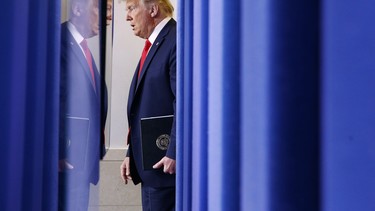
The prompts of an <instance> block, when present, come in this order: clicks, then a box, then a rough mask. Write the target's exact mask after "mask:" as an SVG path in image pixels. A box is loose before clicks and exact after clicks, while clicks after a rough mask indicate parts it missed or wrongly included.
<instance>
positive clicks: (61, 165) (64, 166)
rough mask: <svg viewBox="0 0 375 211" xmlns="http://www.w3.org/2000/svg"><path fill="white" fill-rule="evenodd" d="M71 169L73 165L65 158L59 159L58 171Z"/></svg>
mask: <svg viewBox="0 0 375 211" xmlns="http://www.w3.org/2000/svg"><path fill="white" fill-rule="evenodd" d="M71 169H74V166H73V165H72V164H70V163H69V162H68V161H66V160H65V159H61V160H59V172H63V171H65V170H71Z"/></svg>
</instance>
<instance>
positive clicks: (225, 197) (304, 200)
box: [177, 0, 375, 211]
mask: <svg viewBox="0 0 375 211" xmlns="http://www.w3.org/2000/svg"><path fill="white" fill-rule="evenodd" d="M178 6H179V7H178V8H179V18H178V22H179V32H178V39H179V40H180V42H179V45H178V49H179V50H178V53H179V54H178V66H179V68H178V71H179V77H180V81H179V84H178V86H179V91H178V100H179V103H178V109H179V110H180V111H181V113H179V114H181V115H183V117H180V118H181V120H182V121H179V125H178V128H179V130H178V134H177V136H178V143H179V144H178V160H177V164H178V169H179V170H180V171H178V174H177V204H179V205H183V206H178V210H257V211H262V210H264V211H268V210H269V211H275V210H285V211H291V210H296V211H297V210H298V211H299V210H311V211H316V210H327V211H328V210H348V211H349V210H369V211H370V210H373V209H374V205H373V203H372V202H371V198H373V196H374V194H375V193H374V190H375V188H374V187H375V186H374V185H375V183H374V181H375V180H373V179H372V178H374V176H375V173H374V172H375V171H374V169H375V168H374V165H373V163H374V162H373V161H374V160H375V158H374V155H375V153H373V150H371V149H373V148H374V142H373V141H372V140H374V138H375V134H374V132H373V131H374V130H373V127H374V121H375V116H374V114H375V113H374V112H375V110H374V102H375V100H374V98H373V90H374V84H375V83H374V80H375V75H374V73H375V71H374V68H375V60H374V59H373V55H374V54H373V51H375V45H374V43H375V42H373V41H374V39H373V37H375V36H374V32H375V30H374V28H373V27H371V24H372V20H373V16H374V15H373V14H374V13H373V8H374V6H375V4H374V3H372V2H370V1H369V0H364V1H360V2H351V1H336V0H329V1H324V2H323V1H295V0H294V1H293V0H290V1H282V2H281V1H274V0H266V1H260V0H250V1H249V0H236V1H224V0H219V1H205V2H201V1H184V0H181V1H179V5H178ZM192 17H194V18H192ZM187 159H188V160H187Z"/></svg>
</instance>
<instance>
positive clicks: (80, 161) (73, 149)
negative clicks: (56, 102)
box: [65, 117, 90, 171]
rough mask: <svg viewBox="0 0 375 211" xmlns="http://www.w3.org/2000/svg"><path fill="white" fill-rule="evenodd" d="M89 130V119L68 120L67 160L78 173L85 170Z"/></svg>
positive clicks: (68, 118)
mask: <svg viewBox="0 0 375 211" xmlns="http://www.w3.org/2000/svg"><path fill="white" fill-rule="evenodd" d="M89 128H90V121H89V119H88V118H81V117H67V118H66V131H65V132H66V139H67V148H66V155H67V158H66V159H67V161H68V162H69V163H70V164H72V165H73V168H74V169H75V170H78V171H79V170H83V168H84V167H85V164H86V158H87V144H88V137H89Z"/></svg>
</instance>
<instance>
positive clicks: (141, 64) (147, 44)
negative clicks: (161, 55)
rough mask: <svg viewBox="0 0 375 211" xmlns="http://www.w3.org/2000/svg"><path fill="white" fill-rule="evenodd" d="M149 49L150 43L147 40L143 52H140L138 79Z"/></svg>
mask: <svg viewBox="0 0 375 211" xmlns="http://www.w3.org/2000/svg"><path fill="white" fill-rule="evenodd" d="M150 47H151V43H150V41H148V39H147V40H146V42H145V47H144V48H143V51H142V57H141V63H140V64H139V70H138V78H139V76H140V75H141V71H142V67H143V63H145V60H146V56H147V52H148V49H150Z"/></svg>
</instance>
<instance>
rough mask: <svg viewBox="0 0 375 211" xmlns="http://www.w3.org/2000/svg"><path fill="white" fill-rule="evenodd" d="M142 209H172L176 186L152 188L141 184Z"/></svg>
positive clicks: (155, 210) (170, 210)
mask: <svg viewBox="0 0 375 211" xmlns="http://www.w3.org/2000/svg"><path fill="white" fill-rule="evenodd" d="M141 189H142V208H143V211H174V210H175V204H176V202H175V201H176V200H175V198H176V187H161V188H153V187H147V186H144V185H143V184H142V188H141Z"/></svg>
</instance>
